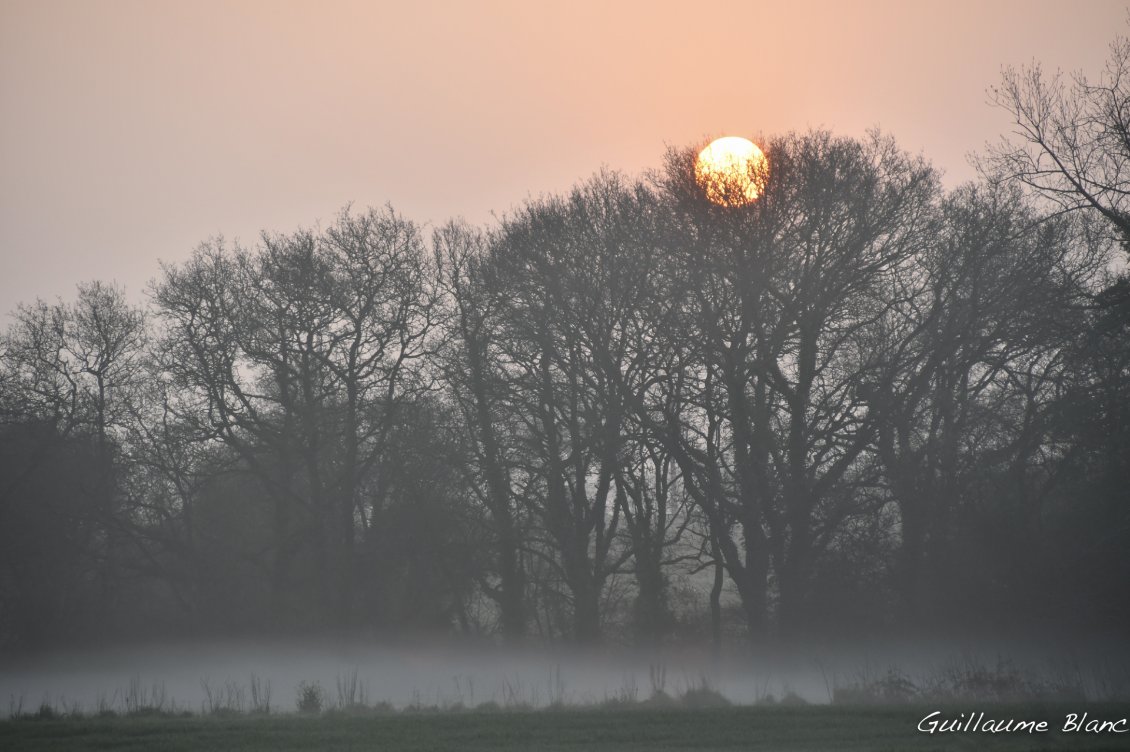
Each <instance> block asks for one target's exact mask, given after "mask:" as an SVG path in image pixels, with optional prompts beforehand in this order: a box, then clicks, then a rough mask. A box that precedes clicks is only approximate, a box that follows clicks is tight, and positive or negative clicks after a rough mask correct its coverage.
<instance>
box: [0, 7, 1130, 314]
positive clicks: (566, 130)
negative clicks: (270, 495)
mask: <svg viewBox="0 0 1130 752" xmlns="http://www.w3.org/2000/svg"><path fill="white" fill-rule="evenodd" d="M786 6H787V7H786ZM708 7H710V8H712V9H713V10H712V11H711V12H710V14H709V15H708V14H704V13H703V12H702V11H696V10H693V9H692V5H691V4H690V3H671V2H640V3H627V2H623V3H612V2H603V3H601V2H594V3H584V2H579V3H578V2H572V3H568V4H550V3H541V2H537V1H536V0H526V2H490V3H487V2H482V3H476V2H469V1H468V2H448V3H442V2H412V3H409V2H395V3H378V2H319V3H313V2H251V1H248V2H215V3H213V2H127V1H125V0H121V1H119V0H115V1H110V0H106V1H103V2H93V1H89V2H44V0H35V1H34V2H23V0H0V312H6V311H9V310H11V309H12V308H13V307H14V306H15V305H16V303H17V302H19V301H21V300H32V299H34V298H35V297H37V296H40V297H44V298H49V299H50V298H54V297H55V296H57V295H62V296H64V297H70V296H71V295H72V293H73V290H74V284H75V283H76V282H79V281H82V280H88V279H95V278H100V279H106V280H116V281H117V282H119V283H121V284H123V285H125V286H126V288H127V290H128V291H129V292H130V293H131V295H133V296H135V297H140V293H141V292H142V291H143V290H144V288H145V285H146V283H147V281H148V280H149V279H150V278H151V277H153V276H154V275H156V274H157V272H158V269H159V267H158V259H163V260H166V261H178V260H181V259H183V258H185V257H186V256H187V255H188V254H189V253H190V252H191V250H192V249H193V248H194V247H195V246H196V245H197V244H198V243H200V242H201V241H203V240H204V239H206V238H208V237H211V236H214V235H217V234H222V235H224V236H225V237H228V238H240V239H242V240H244V241H253V240H254V239H255V237H256V235H257V234H258V231H259V230H261V229H269V230H273V231H289V230H293V229H294V228H296V227H297V226H299V225H306V226H310V225H313V224H315V223H316V222H317V221H319V220H322V221H327V220H329V219H331V218H332V217H333V215H334V214H335V213H336V212H337V211H338V210H339V209H340V208H341V207H342V206H344V205H345V204H346V203H348V202H353V203H355V204H356V205H359V206H365V205H371V204H372V205H377V204H384V203H386V202H390V203H391V204H392V205H393V206H394V207H395V208H396V209H397V210H399V211H401V212H402V213H404V214H405V215H407V216H408V217H410V218H412V219H416V220H418V221H421V222H431V223H434V224H438V223H441V222H443V221H445V220H446V219H448V218H449V217H453V216H458V215H462V216H464V217H466V218H467V219H468V220H471V221H473V222H484V223H485V222H491V221H493V220H492V214H491V212H492V211H494V212H499V213H504V212H505V211H506V210H507V209H509V208H510V207H512V206H513V205H515V204H516V203H518V202H520V201H521V200H522V199H524V198H525V197H526V196H528V195H530V194H535V195H536V194H539V193H542V192H546V191H561V190H565V189H567V188H568V187H569V186H570V185H571V184H572V183H574V182H575V181H577V180H578V179H582V178H584V177H586V176H588V175H589V174H591V173H592V172H593V171H595V170H597V169H599V168H600V167H601V166H602V165H605V166H608V167H611V168H614V169H621V170H625V171H627V172H630V173H639V172H641V171H643V170H646V169H649V168H652V167H657V166H658V165H659V164H660V161H661V157H662V154H663V151H664V148H665V146H666V145H668V144H670V145H680V146H681V145H687V144H691V143H697V142H699V141H700V140H701V139H702V138H703V137H705V136H710V135H724V134H725V135H745V136H749V137H756V136H757V135H758V134H775V133H781V132H784V131H788V130H794V129H807V128H809V127H826V128H829V129H831V130H833V131H835V132H837V133H842V134H847V135H861V134H863V132H864V131H865V130H866V129H867V128H869V127H872V126H879V127H881V128H883V129H884V130H887V131H889V132H891V133H892V134H893V135H894V136H895V137H896V138H897V139H898V140H899V142H900V143H901V144H902V146H903V147H904V148H906V149H908V150H910V151H913V152H923V153H924V154H925V155H926V156H927V157H929V158H930V159H932V160H933V161H934V163H935V164H937V165H938V166H940V167H942V168H943V169H944V170H945V171H946V174H947V182H948V183H949V184H951V185H955V184H957V183H958V182H960V181H963V180H966V179H969V178H971V177H972V176H973V174H974V173H973V170H972V168H971V167H970V166H969V165H968V163H967V160H966V158H967V155H968V154H969V153H970V152H973V151H976V150H979V149H982V148H983V146H984V144H985V142H986V141H987V140H991V139H994V138H995V137H997V136H998V135H999V134H1000V133H1002V132H1003V131H1005V130H1006V129H1007V127H1008V120H1007V117H1006V115H1005V114H1004V113H1003V112H1001V111H998V110H994V109H992V108H991V107H989V106H988V104H987V103H986V93H985V92H986V89H987V87H989V86H990V85H992V84H994V83H996V82H997V80H998V79H999V76H1000V70H1001V67H1002V66H1003V65H1009V64H1012V65H1023V64H1027V63H1030V62H1031V61H1032V60H1033V59H1038V60H1040V61H1042V62H1043V64H1044V66H1045V67H1046V68H1049V69H1052V70H1054V69H1055V68H1057V67H1062V68H1064V69H1066V70H1078V69H1081V70H1084V71H1086V72H1088V73H1091V74H1097V73H1098V72H1099V70H1100V69H1101V67H1102V65H1103V62H1104V61H1105V59H1106V56H1107V45H1108V43H1109V42H1110V41H1111V40H1112V39H1113V38H1114V36H1115V35H1116V34H1126V33H1128V32H1130V25H1128V23H1127V5H1126V3H1125V2H1121V1H1118V2H1095V1H1092V2H1086V3H1068V2H1031V1H1029V2H1004V1H1001V0H998V1H997V2H992V3H983V2H934V3H926V2H918V3H910V2H897V3H894V2H893V3H878V2H875V3H856V4H852V3H839V2H837V3H827V4H824V3H810V4H803V3H789V4H786V3H782V2H774V3H758V2H745V3H732V4H726V3H712V4H709V6H708Z"/></svg>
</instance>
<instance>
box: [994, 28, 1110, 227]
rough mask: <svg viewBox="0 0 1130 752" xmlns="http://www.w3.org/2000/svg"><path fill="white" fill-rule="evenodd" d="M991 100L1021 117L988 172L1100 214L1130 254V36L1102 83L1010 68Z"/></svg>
mask: <svg viewBox="0 0 1130 752" xmlns="http://www.w3.org/2000/svg"><path fill="white" fill-rule="evenodd" d="M990 101H991V102H992V103H993V104H994V105H996V106H997V107H1000V108H1001V109H1003V110H1005V111H1006V112H1008V113H1009V115H1010V116H1011V117H1012V118H1013V131H1012V134H1011V136H1010V137H1006V138H1004V139H1002V140H1001V141H1000V143H998V144H996V145H995V146H993V147H991V149H990V152H989V157H988V159H987V161H986V163H985V168H986V170H987V171H989V172H990V173H992V174H994V175H999V176H1002V177H1004V178H1009V179H1015V180H1019V181H1021V182H1022V183H1024V184H1025V185H1027V186H1029V187H1031V188H1033V189H1034V190H1035V191H1037V192H1038V193H1039V194H1040V195H1042V196H1044V197H1046V198H1047V199H1049V200H1050V201H1052V202H1054V203H1055V204H1056V205H1058V206H1059V208H1060V210H1061V211H1065V212H1070V211H1076V210H1079V209H1089V210H1094V211H1096V212H1098V213H1099V214H1100V215H1101V216H1102V217H1103V218H1105V219H1106V220H1107V222H1109V224H1110V226H1111V227H1113V228H1114V230H1115V232H1116V234H1117V236H1118V237H1119V238H1120V240H1121V241H1122V242H1123V243H1124V244H1126V247H1127V248H1128V249H1130V38H1128V37H1126V36H1120V37H1118V38H1116V39H1115V40H1114V42H1112V43H1111V45H1110V58H1109V59H1108V61H1107V64H1106V69H1105V70H1104V71H1103V73H1102V74H1101V75H1100V76H1099V79H1098V81H1092V80H1091V79H1088V78H1087V77H1086V76H1085V75H1083V74H1082V73H1077V74H1074V75H1073V76H1071V77H1070V79H1069V80H1065V78H1064V76H1063V75H1062V74H1061V73H1056V74H1055V75H1052V76H1048V75H1046V74H1045V73H1044V71H1043V70H1042V69H1041V67H1040V65H1039V64H1033V65H1031V66H1029V67H1027V68H1021V69H1015V68H1007V69H1005V71H1004V73H1003V76H1002V81H1001V84H1000V85H999V86H995V87H993V88H992V89H990Z"/></svg>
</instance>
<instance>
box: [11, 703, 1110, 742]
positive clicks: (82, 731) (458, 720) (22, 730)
mask: <svg viewBox="0 0 1130 752" xmlns="http://www.w3.org/2000/svg"><path fill="white" fill-rule="evenodd" d="M932 709H934V708H925V707H907V706H902V707H842V706H807V707H733V708H711V709H700V710H688V709H640V708H635V709H629V710H600V709H588V710H586V709H561V710H554V711H533V712H494V713H483V712H462V713H454V712H451V713H442V712H440V713H418V714H404V713H400V714H396V715H384V716H380V715H358V716H354V715H346V714H340V713H329V714H325V715H321V716H312V717H311V716H307V717H304V716H299V715H281V716H280V715H275V716H236V717H228V718H223V717H216V716H190V717H128V716H126V717H122V716H119V717H109V718H61V719H34V718H25V719H19V720H7V721H0V749H4V750H68V751H69V750H108V749H113V750H147V751H150V750H152V751H159V750H420V751H423V750H459V751H460V752H473V751H475V750H483V751H486V750H492V751H493V750H498V751H500V752H505V751H507V750H539V751H540V750H547V751H550V752H553V751H563V750H578V751H583V752H600V751H601V750H640V751H643V750H734V751H735V752H736V751H737V750H741V752H760V751H762V750H764V751H765V752H769V751H773V752H786V751H789V750H813V751H817V750H819V751H820V752H824V751H831V750H891V751H892V752H894V751H898V752H902V751H903V750H911V751H913V750H980V749H992V750H1047V749H1055V750H1091V749H1112V750H1113V749H1127V748H1130V734H1103V735H1101V736H1096V735H1093V734H1088V735H1084V734H1066V735H1065V734H1061V733H1058V731H1052V732H1049V733H1046V734H1036V735H1031V736H1030V735H1028V734H1026V733H1024V734H997V735H995V736H994V735H986V734H965V733H949V734H943V735H936V736H933V737H931V736H928V735H926V734H922V733H919V732H917V731H916V730H915V726H916V725H917V723H918V721H919V720H920V719H921V718H922V717H923V716H924V715H925V714H926V713H927V712H929V711H930V710H932ZM975 709H976V710H986V712H987V713H990V714H992V715H993V716H994V717H1013V718H1023V719H1034V720H1047V721H1049V725H1050V727H1051V728H1052V729H1058V728H1060V727H1061V725H1062V722H1063V718H1064V715H1065V714H1066V713H1067V712H1079V711H1080V710H1086V711H1088V712H1089V713H1090V714H1091V717H1099V718H1103V719H1112V720H1113V719H1118V718H1124V717H1126V716H1127V714H1128V711H1130V708H1127V706H1125V705H1088V706H1087V707H1085V708H1080V707H1079V706H1075V707H1059V706H1045V707H1039V706H1032V705H1009V706H999V705H998V706H992V707H977V708H975ZM969 710H970V708H968V707H962V708H958V709H956V710H954V711H953V717H956V714H957V713H959V712H962V711H965V712H968V711H969Z"/></svg>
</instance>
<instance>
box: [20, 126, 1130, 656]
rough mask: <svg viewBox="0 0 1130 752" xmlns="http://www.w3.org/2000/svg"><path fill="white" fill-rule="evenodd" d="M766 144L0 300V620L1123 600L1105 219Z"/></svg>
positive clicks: (614, 621) (1125, 565) (1124, 436)
mask: <svg viewBox="0 0 1130 752" xmlns="http://www.w3.org/2000/svg"><path fill="white" fill-rule="evenodd" d="M766 154H767V156H768V160H769V165H770V169H769V173H768V178H767V182H766V184H765V186H764V190H763V192H762V195H761V196H760V198H759V199H758V200H757V201H755V202H753V203H751V204H749V205H747V206H719V205H716V204H713V203H711V202H710V201H709V200H707V198H706V197H705V195H704V193H703V191H702V189H701V188H700V186H699V185H698V184H696V182H695V178H694V165H693V160H694V151H692V150H673V151H671V152H670V153H669V154H668V156H667V160H666V163H665V165H664V167H663V169H662V170H660V171H658V172H657V173H656V174H654V175H653V176H651V177H649V178H648V179H647V180H646V181H643V180H636V179H631V178H628V177H625V176H622V175H619V174H613V173H600V174H598V175H596V176H594V177H593V178H591V179H589V180H588V181H586V182H584V183H582V184H580V185H578V186H577V187H576V188H574V189H573V190H572V191H571V192H569V193H568V194H567V195H561V196H549V197H544V198H540V199H536V200H531V201H528V202H527V203H526V204H525V205H523V206H522V207H521V208H519V209H517V210H515V211H514V212H512V213H511V214H510V215H508V216H507V217H506V218H504V219H503V220H501V221H500V222H499V223H498V225H497V226H496V227H492V228H489V229H484V228H477V227H472V226H469V225H467V224H464V223H459V222H455V223H451V224H447V225H445V226H443V227H440V228H438V229H435V230H434V231H433V232H431V233H430V234H429V233H426V232H425V231H424V230H423V228H421V227H420V226H418V225H416V224H414V223H412V222H410V221H408V220H407V219H405V218H403V217H401V216H400V215H398V214H396V213H395V212H394V211H393V210H392V209H388V208H386V209H379V210H368V211H363V212H362V211H351V210H346V211H344V212H342V213H341V215H340V216H338V217H337V218H336V220H335V221H333V222H332V223H331V224H330V225H329V226H328V227H326V228H325V229H322V230H316V231H315V230H300V231H297V232H294V233H291V234H264V235H263V237H262V238H261V240H260V241H259V242H258V243H257V244H256V245H255V246H254V247H241V246H238V245H230V244H227V243H224V242H222V241H219V240H217V241H212V242H208V243H205V244H204V245H202V246H201V247H200V248H199V249H198V250H197V251H196V252H195V253H194V254H193V256H192V257H191V258H190V259H189V260H187V261H185V262H183V263H180V264H173V265H168V266H166V267H165V268H164V269H163V272H162V274H161V276H160V277H159V278H158V279H157V280H155V282H154V283H153V285H152V287H151V289H150V291H149V296H148V302H147V304H146V305H145V306H143V307H135V306H134V305H132V304H131V303H130V302H129V301H128V300H127V299H126V298H125V296H124V295H123V293H122V292H121V291H120V290H118V289H117V288H115V287H113V286H109V285H106V284H101V283H93V284H87V285H82V286H80V287H79V290H78V295H77V297H76V298H75V299H74V300H73V301H70V302H59V303H56V304H48V303H45V302H42V301H40V302H37V303H34V304H31V305H24V306H20V307H19V308H18V310H17V311H16V312H15V314H14V323H13V324H12V325H11V327H10V328H9V329H8V331H7V333H6V334H5V335H4V339H3V345H2V353H0V409H2V425H0V468H2V471H0V482H2V485H0V638H2V639H3V640H4V641H5V642H6V643H7V644H9V645H15V646H21V647H22V646H31V645H36V644H55V643H60V642H65V641H73V640H76V639H84V638H91V639H101V638H115V637H130V636H140V635H171V634H177V635H184V634H196V635H201V634H279V633H294V632H301V633H308V632H311V631H316V630H326V629H329V630H348V631H355V630H372V631H376V632H379V633H397V634H403V633H416V632H419V631H422V630H427V631H432V632H438V633H453V632H458V633H463V634H468V635H491V636H493V635H500V636H501V637H502V638H503V639H505V640H506V641H508V642H515V643H516V642H520V641H523V640H535V641H546V640H558V639H561V640H575V641H580V642H593V641H597V640H602V639H605V640H618V641H632V642H636V643H642V644H647V643H656V642H662V641H675V640H680V641H683V640H688V641H689V640H703V641H706V640H711V639H713V640H719V639H721V638H722V636H723V635H724V634H726V635H732V636H734V637H735V638H739V637H740V638H743V639H744V638H747V637H748V638H749V639H753V640H761V639H767V638H772V637H794V636H799V635H819V634H824V635H835V634H847V633H851V632H860V631H866V632H870V633H873V632H875V631H882V630H892V631H893V630H905V629H908V628H911V629H916V628H921V629H925V628H945V627H946V626H949V625H959V624H960V625H971V626H982V627H997V628H999V627H1006V628H1013V627H1019V626H1021V625H1024V626H1032V625H1036V626H1073V627H1103V628H1110V629H1121V628H1124V627H1125V626H1126V624H1127V623H1128V622H1130V597H1128V595H1127V591H1126V582H1128V581H1130V549H1128V548H1127V545H1126V544H1127V542H1128V535H1127V533H1128V531H1130V505H1128V504H1127V502H1128V501H1130V499H1128V498H1127V493H1128V491H1127V489H1130V421H1128V420H1127V417H1128V412H1130V337H1128V335H1130V294H1128V288H1130V282H1128V281H1127V279H1126V278H1125V277H1120V276H1118V273H1117V271H1115V270H1116V269H1117V268H1118V267H1117V263H1116V262H1117V260H1118V259H1119V258H1120V251H1119V249H1118V248H1117V246H1116V244H1115V241H1116V240H1117V239H1118V238H1119V236H1118V234H1117V233H1115V234H1114V235H1113V236H1112V234H1111V233H1110V232H1108V231H1107V230H1108V229H1109V227H1110V224H1109V223H1105V224H1100V223H1101V222H1102V221H1103V220H1102V217H1099V218H1098V221H1092V218H1091V217H1089V215H1087V214H1085V213H1082V212H1057V211H1049V210H1048V209H1047V208H1046V207H1045V206H1044V205H1043V204H1040V203H1038V202H1037V201H1036V200H1035V199H1034V198H1033V197H1031V196H1030V195H1028V194H1026V193H1025V192H1024V191H1022V189H1021V188H1020V187H1019V186H1017V185H1016V184H1015V183H1013V182H1009V181H988V180H985V181H982V182H980V183H976V184H969V185H965V186H962V187H960V188H958V189H956V190H952V191H946V190H944V189H943V188H942V186H941V184H940V182H939V179H938V175H937V173H936V172H935V170H934V169H933V168H932V167H931V166H930V165H929V164H928V163H926V162H925V161H924V160H922V159H921V158H915V157H912V156H909V155H907V154H906V153H904V152H902V151H900V150H899V149H898V148H897V147H896V145H895V144H894V142H893V141H891V140H890V139H888V138H885V137H881V136H878V135H875V136H873V137H870V138H868V139H864V140H855V139H849V138H838V137H834V136H832V135H831V134H828V133H825V132H810V133H806V134H800V135H787V136H784V137H781V138H777V139H775V140H773V141H772V142H771V143H769V144H768V148H767V149H766ZM1112 237H1113V240H1112Z"/></svg>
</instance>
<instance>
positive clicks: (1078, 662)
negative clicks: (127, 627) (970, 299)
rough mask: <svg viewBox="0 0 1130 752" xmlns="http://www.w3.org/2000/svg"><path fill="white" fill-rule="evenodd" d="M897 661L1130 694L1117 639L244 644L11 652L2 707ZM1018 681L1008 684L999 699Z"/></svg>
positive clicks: (881, 666) (408, 698) (619, 695)
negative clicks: (742, 646) (750, 644)
mask: <svg viewBox="0 0 1130 752" xmlns="http://www.w3.org/2000/svg"><path fill="white" fill-rule="evenodd" d="M892 671H893V672H895V673H896V674H897V675H899V676H903V677H906V678H908V679H910V680H911V681H913V682H917V683H922V684H923V685H925V684H926V683H928V682H930V681H933V680H939V679H941V678H942V677H943V675H945V674H946V673H947V672H955V671H982V672H983V673H984V676H985V677H986V679H988V678H994V679H996V680H1001V679H1002V678H1003V679H1007V678H1008V674H1010V673H1015V674H1017V675H1020V676H1023V677H1024V678H1025V679H1032V680H1037V681H1044V682H1048V683H1049V685H1050V684H1053V683H1058V684H1059V685H1061V686H1062V688H1064V689H1065V690H1071V691H1079V692H1080V693H1081V694H1079V695H1078V697H1077V699H1079V700H1090V701H1095V702H1098V701H1110V700H1117V699H1122V700H1125V698H1126V697H1127V696H1130V694H1128V693H1130V649H1128V648H1127V645H1126V644H1125V641H1124V640H1120V639H1118V638H1116V637H1107V638H1106V639H1102V640H1099V639H1090V640H1064V639H1058V640H1049V639H1035V638H1032V639H1018V638H1016V637H1012V638H1004V639H998V640H986V639H976V640H974V639H968V640H964V641H955V640H949V641H942V640H936V641H933V642H931V643H929V644H922V643H921V642H919V643H918V644H911V643H909V642H899V641H897V640H895V641H891V640H888V641H884V642H882V643H870V644H867V643H863V642H857V643H855V644H830V643H827V642H825V643H823V644H807V645H793V646H789V647H783V646H777V647H774V648H772V649H766V650H763V651H758V652H749V651H741V652H737V651H735V652H734V653H733V654H727V655H725V656H723V657H719V658H716V657H714V656H711V655H709V653H707V652H705V651H702V650H694V649H684V650H678V649H670V650H664V651H661V652H652V651H646V650H632V649H626V648H613V647H607V648H593V649H580V648H570V647H566V646H560V647H555V648H546V649H532V648H531V649H526V650H521V649H502V648H499V647H497V646H478V647H475V646H465V645H463V646H461V645H459V644H458V643H457V642H454V643H453V642H451V641H445V642H442V643H439V642H436V643H433V644H422V643H419V642H416V643H412V642H403V641H402V642H398V643H393V644H388V645H385V646H378V645H375V644H373V643H372V642H371V641H361V640H350V641H343V640H306V641H283V640H268V641H262V640H256V641H238V640H233V641H224V642H212V643H183V642H181V643H176V642H174V643H168V644H147V645H144V646H136V647H112V648H102V649H98V650H86V651H82V650H56V651H51V652H49V653H45V654H38V655H35V654H33V655H24V656H19V657H15V658H13V657H11V656H9V657H7V658H6V659H5V661H4V663H3V668H2V669H0V697H2V698H4V700H5V702H6V704H7V706H6V707H0V712H3V713H4V714H5V715H7V714H10V713H12V712H14V711H15V710H17V709H20V708H22V710H23V711H25V712H27V711H34V710H35V709H36V708H38V707H39V706H40V705H41V704H42V703H47V704H50V705H53V706H56V707H59V708H62V709H69V708H72V707H74V706H75V705H76V704H77V705H78V706H79V707H80V708H81V709H82V710H83V711H84V712H88V713H94V712H96V711H97V710H99V709H100V708H105V709H114V710H115V711H117V712H126V711H127V697H128V696H130V695H131V694H132V695H134V697H133V701H139V702H141V703H142V704H143V705H144V704H145V703H148V702H157V701H158V698H160V702H161V703H162V704H163V705H164V708H165V709H166V710H170V711H184V710H188V711H192V712H201V713H207V712H209V710H210V709H211V708H212V705H210V703H214V704H216V705H217V706H218V707H226V706H225V705H224V703H228V702H233V703H234V702H235V701H236V695H238V702H240V703H242V708H241V709H242V710H244V711H249V710H250V709H251V696H250V684H251V682H252V681H253V677H254V679H255V680H258V681H259V682H260V683H261V686H262V687H265V688H267V691H268V692H269V704H270V707H271V710H272V711H273V712H283V713H286V712H294V711H295V710H296V708H297V701H298V699H299V696H300V686H301V685H302V684H307V685H312V684H314V683H317V684H319V685H320V686H321V687H322V688H323V689H324V690H325V703H326V707H327V708H334V707H343V708H348V707H349V705H350V703H351V702H353V703H356V702H358V701H362V700H363V701H364V703H365V704H367V705H370V706H379V705H380V704H382V703H389V704H391V706H392V708H393V709H395V710H405V709H408V710H412V709H419V710H449V711H450V710H462V709H473V708H476V707H479V706H483V707H488V706H491V704H497V706H499V707H500V708H502V709H523V708H530V709H538V708H546V707H550V706H561V705H565V706H579V707H583V706H601V705H608V704H610V703H611V704H615V703H624V704H626V705H628V706H630V705H631V704H632V703H635V702H643V701H646V700H648V699H649V698H651V697H652V696H653V695H654V694H655V693H656V692H664V693H666V694H668V695H670V696H672V697H678V696H679V695H682V694H683V693H685V692H686V691H687V690H693V689H695V688H701V687H704V686H705V687H709V688H711V689H713V690H716V691H718V692H720V693H721V694H722V695H723V696H724V697H725V698H726V699H727V700H729V701H730V702H733V703H735V704H741V705H754V704H765V703H767V702H768V703H773V702H780V701H782V700H785V701H786V702H799V701H801V700H803V701H805V702H808V703H815V704H826V703H829V702H831V701H832V700H833V695H834V694H835V692H836V691H837V689H838V690H839V691H841V692H842V691H843V690H844V689H846V688H852V687H859V686H860V685H861V683H865V682H867V681H875V680H881V679H883V678H884V677H885V676H887V675H889V674H890V673H891V672H892ZM351 684H352V685H353V686H352V688H351V686H350V685H351ZM1012 689H1016V688H1015V687H1014V688H1008V689H1003V690H1002V695H1001V697H1006V695H1005V694H1003V693H1004V692H1007V691H1011V690H1012ZM985 690H986V688H985V687H981V688H977V687H967V688H966V691H967V693H968V694H967V695H966V696H965V697H960V696H958V697H954V698H952V700H951V701H958V702H960V701H962V700H965V701H966V702H985V701H987V700H989V699H1000V698H991V696H990V695H987V694H985V693H984V692H985ZM209 691H211V693H212V697H211V698H210V697H209V694H208V692H209ZM233 692H234V693H235V694H231V693H233ZM978 692H981V694H978ZM229 695H231V696H229ZM786 698H789V699H788V700H786ZM798 698H799V699H798ZM891 699H892V700H893V699H897V698H891Z"/></svg>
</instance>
